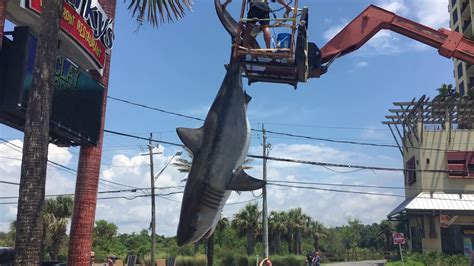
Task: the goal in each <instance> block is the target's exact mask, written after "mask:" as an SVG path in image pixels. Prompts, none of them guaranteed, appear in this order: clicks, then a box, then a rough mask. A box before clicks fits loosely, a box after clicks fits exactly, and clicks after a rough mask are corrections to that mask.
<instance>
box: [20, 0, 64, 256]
mask: <svg viewBox="0 0 474 266" xmlns="http://www.w3.org/2000/svg"><path fill="white" fill-rule="evenodd" d="M62 8H63V1H62V0H50V1H44V6H43V12H42V14H41V20H40V32H39V38H38V44H37V48H36V59H35V63H34V67H33V75H32V83H31V90H30V92H29V96H28V97H29V99H28V109H27V111H26V118H25V129H24V132H25V135H24V144H23V158H22V163H21V177H20V189H19V198H18V211H17V224H16V226H17V228H16V240H15V249H16V256H15V265H32V264H34V265H38V264H40V260H41V257H40V256H41V244H42V240H43V234H44V232H43V219H41V218H40V217H42V216H43V202H44V195H45V184H46V169H47V160H48V144H49V125H50V124H49V122H50V116H51V106H52V103H53V92H54V89H53V88H54V78H55V77H54V68H55V63H56V57H57V53H58V47H57V46H58V45H57V44H58V32H59V20H60V18H61V14H62Z"/></svg>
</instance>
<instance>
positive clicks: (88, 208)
mask: <svg viewBox="0 0 474 266" xmlns="http://www.w3.org/2000/svg"><path fill="white" fill-rule="evenodd" d="M98 2H99V4H100V5H101V6H102V8H103V10H104V11H105V13H106V14H107V16H108V17H109V18H111V19H114V18H115V6H116V0H98ZM110 60H111V51H110V52H109V53H108V54H107V55H106V57H105V65H104V70H103V74H102V77H100V75H99V74H97V75H96V77H97V78H98V79H99V80H100V81H101V82H102V84H103V85H104V87H105V88H104V98H103V99H102V117H101V121H102V123H101V129H100V136H99V140H98V144H97V146H95V147H94V146H82V147H81V151H80V155H79V166H78V171H77V179H76V191H75V195H74V209H73V215H72V220H71V233H70V237H69V251H68V263H67V264H68V265H91V251H92V241H93V232H94V221H95V211H96V206H97V192H98V189H99V175H100V162H101V158H102V144H103V138H104V124H105V111H106V110H107V109H106V106H107V91H108V84H109V73H110Z"/></svg>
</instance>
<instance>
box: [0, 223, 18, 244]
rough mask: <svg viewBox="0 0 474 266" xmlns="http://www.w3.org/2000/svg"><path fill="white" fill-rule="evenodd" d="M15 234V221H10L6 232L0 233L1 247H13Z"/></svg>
mask: <svg viewBox="0 0 474 266" xmlns="http://www.w3.org/2000/svg"><path fill="white" fill-rule="evenodd" d="M15 234H16V222H15V221H13V222H11V223H10V228H9V230H8V232H6V233H3V232H2V233H1V235H0V246H3V247H14V246H15Z"/></svg>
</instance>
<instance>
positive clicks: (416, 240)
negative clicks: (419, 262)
mask: <svg viewBox="0 0 474 266" xmlns="http://www.w3.org/2000/svg"><path fill="white" fill-rule="evenodd" d="M410 231H411V232H410V233H411V249H412V251H417V252H421V251H422V250H423V248H422V244H421V232H420V229H419V228H418V227H415V226H412V227H411V228H410Z"/></svg>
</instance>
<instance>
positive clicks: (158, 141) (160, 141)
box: [104, 129, 184, 147]
mask: <svg viewBox="0 0 474 266" xmlns="http://www.w3.org/2000/svg"><path fill="white" fill-rule="evenodd" d="M104 132H107V133H110V134H114V135H118V136H123V137H129V138H134V139H140V140H146V141H148V140H150V138H144V137H140V136H137V135H132V134H127V133H122V132H118V131H114V130H108V129H104ZM152 141H153V142H157V143H162V144H167V145H171V146H178V147H184V145H182V144H178V143H173V142H168V141H162V140H156V139H152Z"/></svg>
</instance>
